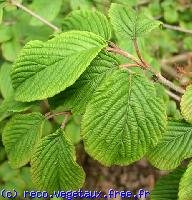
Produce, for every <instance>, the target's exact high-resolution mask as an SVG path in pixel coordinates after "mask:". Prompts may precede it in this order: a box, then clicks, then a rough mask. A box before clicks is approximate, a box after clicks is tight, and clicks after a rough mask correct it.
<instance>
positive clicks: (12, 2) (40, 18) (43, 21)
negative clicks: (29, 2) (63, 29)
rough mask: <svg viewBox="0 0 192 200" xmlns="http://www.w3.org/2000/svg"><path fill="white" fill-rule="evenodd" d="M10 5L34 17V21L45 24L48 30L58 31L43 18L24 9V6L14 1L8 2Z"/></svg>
mask: <svg viewBox="0 0 192 200" xmlns="http://www.w3.org/2000/svg"><path fill="white" fill-rule="evenodd" d="M10 3H11V4H12V5H14V6H17V7H18V8H20V9H22V10H23V11H25V12H26V13H28V14H30V15H31V16H33V17H35V18H36V19H38V20H40V21H41V22H42V23H44V24H46V25H47V26H49V27H50V28H52V29H53V30H54V31H60V29H59V28H58V27H57V26H55V25H53V24H51V23H50V22H48V21H47V20H46V19H44V18H43V17H41V16H40V15H38V14H36V13H34V12H33V11H32V10H30V9H29V8H26V7H25V6H23V5H22V4H21V3H19V2H17V1H15V0H10Z"/></svg>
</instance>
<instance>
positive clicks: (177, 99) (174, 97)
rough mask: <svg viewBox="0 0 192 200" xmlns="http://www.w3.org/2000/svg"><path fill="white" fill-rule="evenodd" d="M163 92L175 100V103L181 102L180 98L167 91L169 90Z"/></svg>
mask: <svg viewBox="0 0 192 200" xmlns="http://www.w3.org/2000/svg"><path fill="white" fill-rule="evenodd" d="M165 91H166V93H167V94H168V95H169V96H170V97H172V98H173V99H175V100H176V101H180V100H181V97H180V96H178V95H176V94H175V93H173V92H171V91H169V90H165Z"/></svg>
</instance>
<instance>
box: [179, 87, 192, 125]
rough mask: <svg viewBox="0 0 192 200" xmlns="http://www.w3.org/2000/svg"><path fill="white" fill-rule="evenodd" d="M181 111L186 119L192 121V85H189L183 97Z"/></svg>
mask: <svg viewBox="0 0 192 200" xmlns="http://www.w3.org/2000/svg"><path fill="white" fill-rule="evenodd" d="M181 113H182V115H183V117H184V119H185V120H186V121H187V122H189V123H192V85H189V86H188V87H187V89H186V91H185V93H184V95H183V96H182V98H181Z"/></svg>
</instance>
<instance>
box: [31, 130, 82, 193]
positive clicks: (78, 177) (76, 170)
mask: <svg viewBox="0 0 192 200" xmlns="http://www.w3.org/2000/svg"><path fill="white" fill-rule="evenodd" d="M64 134H65V133H64V132H63V131H62V130H60V129H59V130H57V131H56V133H54V134H51V135H49V136H46V137H44V138H43V139H42V140H41V141H40V142H39V144H38V146H37V149H36V151H35V153H34V155H33V158H32V163H31V165H32V179H33V182H34V184H35V185H36V186H37V188H38V189H39V190H42V191H43V190H45V191H49V192H50V193H51V192H53V191H68V190H77V189H79V188H81V187H82V185H83V182H84V171H83V169H82V168H81V167H80V166H79V165H78V164H77V163H76V161H75V148H74V146H73V145H72V144H71V142H70V141H69V140H68V139H67V138H66V136H64Z"/></svg>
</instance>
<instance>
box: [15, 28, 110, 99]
mask: <svg viewBox="0 0 192 200" xmlns="http://www.w3.org/2000/svg"><path fill="white" fill-rule="evenodd" d="M106 45H107V43H106V41H105V40H104V39H103V38H101V37H100V36H97V35H95V34H93V33H89V32H83V31H70V32H66V33H63V34H60V35H59V36H57V37H55V38H53V39H52V40H49V41H48V42H41V41H32V42H29V43H28V44H27V45H26V46H25V47H24V48H23V50H22V52H21V54H20V56H19V57H18V58H17V60H16V62H15V64H14V67H13V71H12V83H13V87H14V88H15V90H16V92H15V97H16V100H18V101H27V102H28V101H34V100H41V99H46V98H47V97H52V96H54V95H55V94H58V93H59V92H61V91H63V90H65V89H66V88H67V87H69V86H70V85H72V84H73V83H74V82H75V81H76V80H77V79H78V78H79V76H80V75H81V74H82V73H83V72H84V71H85V69H86V68H87V67H88V66H89V64H90V63H91V61H92V60H93V59H94V58H95V57H96V56H97V54H98V53H99V52H100V51H101V49H102V48H104V47H106Z"/></svg>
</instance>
